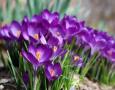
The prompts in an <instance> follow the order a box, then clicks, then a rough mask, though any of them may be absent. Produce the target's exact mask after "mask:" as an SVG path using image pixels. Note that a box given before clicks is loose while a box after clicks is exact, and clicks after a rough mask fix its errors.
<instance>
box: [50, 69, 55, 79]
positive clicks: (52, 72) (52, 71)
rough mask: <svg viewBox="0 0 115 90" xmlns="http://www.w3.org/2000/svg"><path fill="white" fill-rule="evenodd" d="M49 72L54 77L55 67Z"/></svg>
mask: <svg viewBox="0 0 115 90" xmlns="http://www.w3.org/2000/svg"><path fill="white" fill-rule="evenodd" d="M49 72H50V75H51V76H52V77H53V76H55V71H54V70H53V69H50V70H49Z"/></svg>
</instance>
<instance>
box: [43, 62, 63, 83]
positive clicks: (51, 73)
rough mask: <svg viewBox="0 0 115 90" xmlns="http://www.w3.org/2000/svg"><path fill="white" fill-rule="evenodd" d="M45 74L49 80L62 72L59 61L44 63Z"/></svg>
mask: <svg viewBox="0 0 115 90" xmlns="http://www.w3.org/2000/svg"><path fill="white" fill-rule="evenodd" d="M45 74H46V77H47V79H48V80H49V81H52V80H55V79H57V78H58V77H59V76H60V75H61V74H62V69H61V66H60V64H59V63H55V64H50V63H48V64H46V65H45Z"/></svg>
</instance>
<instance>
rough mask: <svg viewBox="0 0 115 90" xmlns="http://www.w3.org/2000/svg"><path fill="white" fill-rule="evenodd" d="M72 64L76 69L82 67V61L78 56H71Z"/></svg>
mask: <svg viewBox="0 0 115 90" xmlns="http://www.w3.org/2000/svg"><path fill="white" fill-rule="evenodd" d="M72 64H73V65H74V66H77V67H82V66H83V60H82V58H81V57H80V56H79V55H76V54H75V55H72Z"/></svg>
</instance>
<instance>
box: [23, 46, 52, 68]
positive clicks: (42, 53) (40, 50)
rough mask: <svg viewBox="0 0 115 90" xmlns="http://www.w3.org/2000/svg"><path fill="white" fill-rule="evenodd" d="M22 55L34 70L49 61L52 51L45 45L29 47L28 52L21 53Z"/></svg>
mask: <svg viewBox="0 0 115 90" xmlns="http://www.w3.org/2000/svg"><path fill="white" fill-rule="evenodd" d="M22 55H23V57H24V58H25V59H26V60H28V61H29V62H30V63H31V64H32V65H33V66H34V68H37V67H38V66H40V65H43V64H44V63H46V62H48V61H50V57H51V56H52V49H50V48H49V47H48V46H46V45H39V46H38V47H35V46H33V45H30V46H29V48H28V52H25V51H22Z"/></svg>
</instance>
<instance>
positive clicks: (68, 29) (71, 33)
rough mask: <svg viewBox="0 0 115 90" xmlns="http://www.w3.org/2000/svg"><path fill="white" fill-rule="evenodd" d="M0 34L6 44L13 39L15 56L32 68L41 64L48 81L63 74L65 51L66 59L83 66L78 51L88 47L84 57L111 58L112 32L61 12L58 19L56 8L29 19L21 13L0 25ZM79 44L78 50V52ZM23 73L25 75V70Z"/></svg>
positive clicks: (113, 48)
mask: <svg viewBox="0 0 115 90" xmlns="http://www.w3.org/2000/svg"><path fill="white" fill-rule="evenodd" d="M0 38H1V39H3V40H5V41H6V43H7V44H8V45H14V44H13V43H17V46H18V51H17V52H19V53H20V54H19V57H22V58H23V59H24V60H25V61H27V62H29V63H31V65H32V66H33V69H34V72H36V71H37V70H39V69H41V67H42V68H43V71H44V73H45V76H46V77H47V79H48V81H54V80H56V79H58V78H59V77H60V76H61V75H63V70H64V62H65V61H66V60H68V59H66V58H65V57H66V56H67V55H68V56H70V58H69V59H70V60H69V61H70V62H69V63H70V64H71V65H72V66H73V67H79V68H81V67H84V64H85V63H83V55H82V54H83V53H86V52H88V51H89V55H88V56H87V57H88V58H90V57H91V56H93V55H94V54H95V53H98V55H97V56H98V57H99V56H101V57H104V58H106V59H107V60H109V61H110V62H115V40H114V38H113V37H112V36H109V35H108V34H107V33H106V32H102V31H98V30H96V29H93V28H91V27H88V26H87V25H85V22H84V21H80V20H78V19H77V18H76V17H75V16H68V15H65V16H64V17H63V18H62V19H61V18H60V16H59V13H58V12H53V13H51V12H50V11H48V10H44V11H43V12H41V13H40V14H38V15H34V16H33V17H32V18H31V19H29V18H28V17H24V19H23V20H22V21H21V22H18V21H12V22H11V24H8V25H5V26H3V27H2V28H1V29H0ZM9 47H10V46H8V48H9ZM80 47H82V49H83V50H82V52H79V48H80ZM77 52H79V53H77ZM64 60H65V61H64ZM62 62H63V63H62ZM25 76H26V78H27V72H26V75H25ZM25 76H24V77H25ZM27 81H28V80H27Z"/></svg>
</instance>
